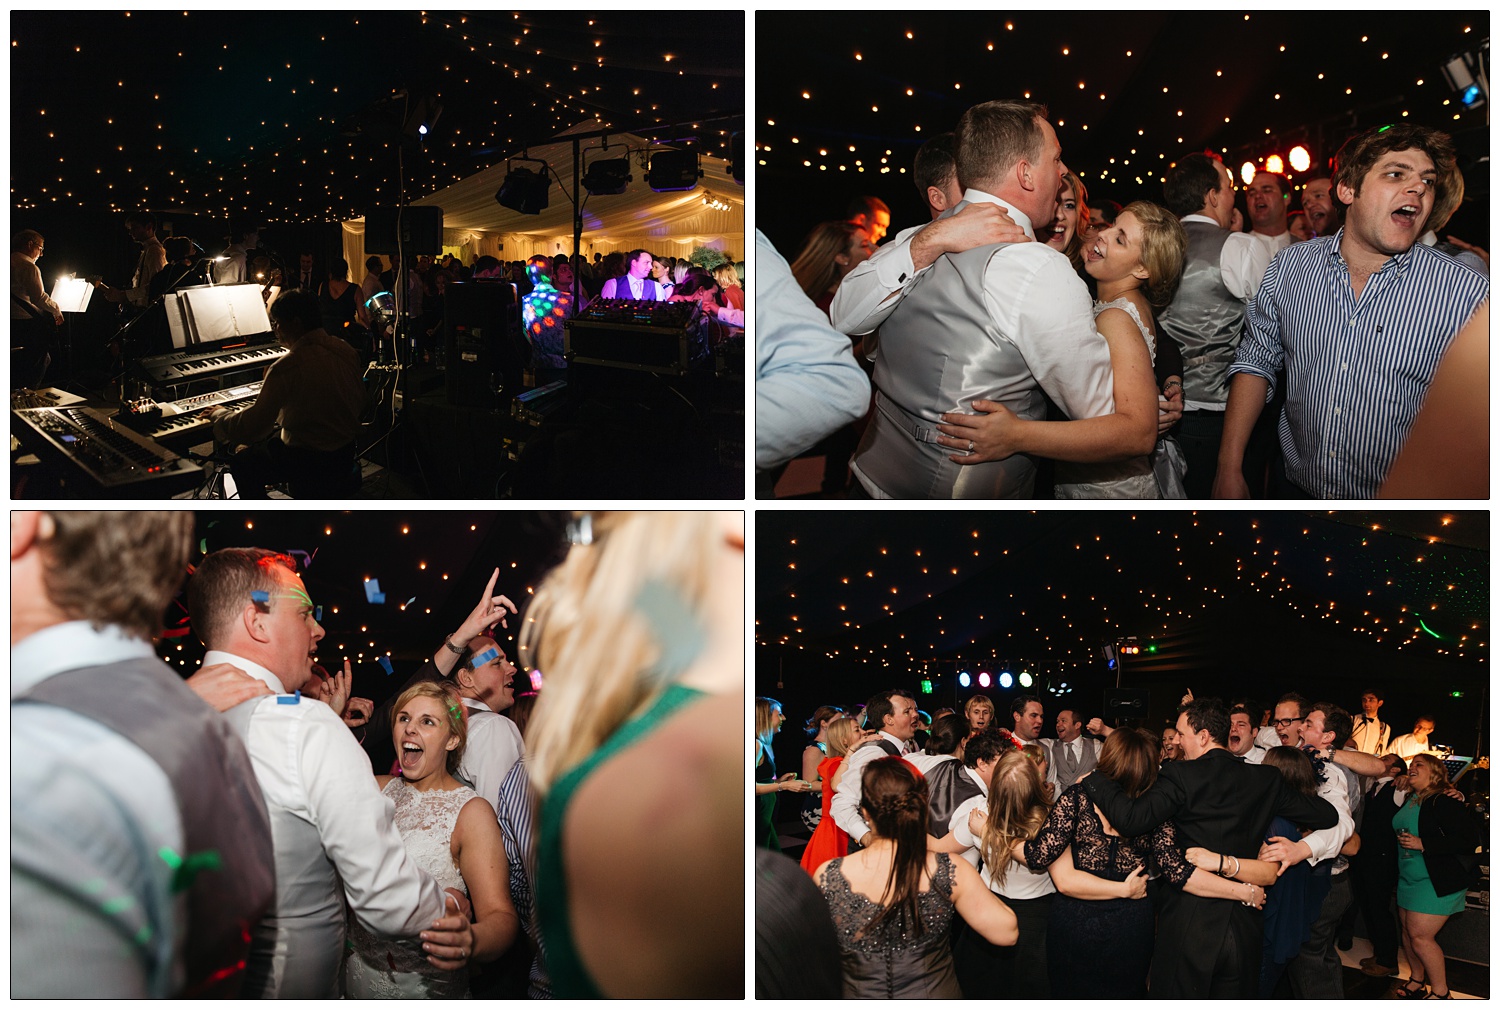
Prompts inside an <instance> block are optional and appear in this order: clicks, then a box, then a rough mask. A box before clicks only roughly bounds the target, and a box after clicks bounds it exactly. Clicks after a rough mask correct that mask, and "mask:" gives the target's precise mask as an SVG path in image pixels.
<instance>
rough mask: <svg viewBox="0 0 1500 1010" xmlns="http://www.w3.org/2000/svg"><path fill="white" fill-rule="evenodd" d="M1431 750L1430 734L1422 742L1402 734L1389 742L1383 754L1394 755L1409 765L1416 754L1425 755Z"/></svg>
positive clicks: (1410, 735)
mask: <svg viewBox="0 0 1500 1010" xmlns="http://www.w3.org/2000/svg"><path fill="white" fill-rule="evenodd" d="M1431 750H1432V735H1431V734H1428V737H1427V740H1426V741H1423V740H1418V739H1417V738H1416V737H1415V736H1413V735H1412V734H1410V733H1402V734H1401V735H1400V736H1398V737H1396V739H1394V740H1392V741H1391V745H1390V746H1389V747H1387V748H1386V751H1385V752H1386V753H1387V754H1395V755H1396V756H1397V757H1399V758H1401V760H1403V761H1405V762H1406V763H1407V764H1411V759H1412V758H1414V757H1416V756H1417V755H1418V754H1426V753H1428V752H1429V751H1431Z"/></svg>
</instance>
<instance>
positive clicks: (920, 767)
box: [906, 751, 958, 775]
mask: <svg viewBox="0 0 1500 1010" xmlns="http://www.w3.org/2000/svg"><path fill="white" fill-rule="evenodd" d="M957 760H958V756H957V755H956V754H929V753H927V752H926V751H918V752H917V753H915V754H911V755H908V756H907V758H906V763H907V764H909V765H911V766H912V767H913V768H915V769H916V770H917V771H919V772H921V773H922V774H923V775H926V774H927V773H928V772H930V771H932V769H934V768H936V767H937V766H938V765H940V764H942V763H943V762H944V761H957Z"/></svg>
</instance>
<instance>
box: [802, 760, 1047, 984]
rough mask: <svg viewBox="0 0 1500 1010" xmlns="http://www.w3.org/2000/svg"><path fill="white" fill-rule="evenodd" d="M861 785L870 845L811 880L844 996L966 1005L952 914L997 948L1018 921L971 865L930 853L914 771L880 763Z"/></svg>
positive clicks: (921, 789)
mask: <svg viewBox="0 0 1500 1010" xmlns="http://www.w3.org/2000/svg"><path fill="white" fill-rule="evenodd" d="M860 786H861V791H860V796H861V799H860V813H861V815H862V816H863V817H864V819H865V823H867V824H869V825H870V835H871V837H870V843H869V844H868V845H867V846H865V847H864V848H863V849H861V850H860V851H859V852H857V853H855V854H854V855H852V856H844V857H841V858H836V859H830V860H829V861H828V862H826V863H824V864H823V865H822V866H820V867H818V871H817V873H815V874H814V875H813V879H814V880H816V881H817V883H818V886H819V887H820V888H822V889H823V893H824V895H825V896H826V897H827V898H828V906H829V911H830V912H831V913H832V915H833V922H834V926H835V927H836V931H837V933H838V938H839V951H840V955H841V958H842V961H843V971H844V996H845V998H855V999H861V998H862V999H898V998H900V999H924V998H932V997H938V998H948V999H961V998H963V992H962V990H960V989H959V986H958V978H957V976H956V975H955V974H954V971H953V955H952V951H951V950H950V948H949V941H948V935H949V925H950V924H951V922H952V919H953V913H954V911H955V910H956V911H957V912H958V914H959V915H960V916H962V917H963V919H964V921H965V922H967V923H968V924H969V927H970V928H971V929H974V930H975V931H977V932H978V933H979V934H980V935H982V936H983V937H984V938H985V939H986V940H988V941H989V942H990V943H992V944H996V945H1008V944H1013V943H1015V942H1016V938H1017V935H1018V934H1017V931H1016V917H1015V915H1013V914H1012V913H1011V910H1010V909H1009V908H1007V907H1006V906H1005V903H1004V902H1002V901H1001V900H1000V899H999V898H997V897H996V896H995V895H994V894H992V893H991V892H990V890H989V888H987V887H985V886H984V883H983V882H982V881H981V880H980V879H979V873H978V871H976V870H975V869H974V868H973V867H972V866H970V865H969V864H968V863H967V862H965V861H964V860H962V859H951V858H950V857H949V856H948V854H947V853H943V852H929V851H928V849H927V818H928V810H927V785H926V782H925V780H924V779H922V777H921V776H920V775H918V774H917V773H916V772H915V771H914V770H913V769H912V767H911V766H910V765H909V764H907V763H906V762H905V761H902V760H901V759H900V758H898V757H887V758H877V759H876V760H874V761H871V762H870V763H869V764H868V765H866V766H865V769H864V775H863V777H862V778H861V780H860Z"/></svg>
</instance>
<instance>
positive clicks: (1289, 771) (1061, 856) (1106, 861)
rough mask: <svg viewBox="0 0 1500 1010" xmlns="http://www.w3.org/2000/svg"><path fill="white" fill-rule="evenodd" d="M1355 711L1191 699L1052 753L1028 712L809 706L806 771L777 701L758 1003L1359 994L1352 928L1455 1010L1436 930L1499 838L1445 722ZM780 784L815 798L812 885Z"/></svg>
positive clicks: (762, 745)
mask: <svg viewBox="0 0 1500 1010" xmlns="http://www.w3.org/2000/svg"><path fill="white" fill-rule="evenodd" d="M1360 702H1361V704H1360V708H1361V714H1359V715H1357V716H1351V715H1350V713H1349V712H1347V711H1346V710H1344V709H1343V708H1341V707H1339V706H1338V705H1336V704H1333V703H1331V702H1317V703H1313V702H1310V701H1308V700H1307V699H1306V698H1304V697H1303V696H1302V695H1300V694H1296V693H1288V694H1285V695H1283V696H1281V697H1280V698H1279V699H1278V700H1277V701H1276V703H1275V704H1274V706H1269V707H1266V708H1262V707H1261V705H1260V703H1258V702H1255V701H1252V700H1250V699H1240V700H1236V701H1235V702H1233V703H1232V704H1230V705H1226V704H1224V703H1223V702H1221V701H1220V700H1218V699H1203V698H1194V697H1193V696H1192V694H1191V693H1189V694H1188V695H1186V696H1185V697H1184V698H1183V704H1182V706H1181V707H1180V709H1179V712H1178V715H1177V718H1176V720H1175V722H1174V723H1173V724H1172V725H1171V726H1170V727H1167V728H1166V729H1165V731H1164V732H1163V733H1162V734H1161V735H1159V736H1158V734H1156V733H1154V732H1152V731H1150V730H1149V729H1146V728H1142V727H1139V726H1130V725H1121V726H1118V727H1112V726H1106V725H1105V724H1104V723H1103V721H1102V720H1100V719H1098V718H1093V719H1087V718H1086V715H1085V713H1083V712H1081V711H1079V710H1078V709H1077V708H1063V709H1062V710H1060V711H1059V712H1058V713H1057V714H1056V722H1055V727H1056V736H1055V737H1054V738H1050V739H1043V738H1042V737H1041V733H1042V728H1043V723H1044V709H1043V705H1042V702H1041V701H1040V700H1039V699H1038V698H1036V697H1033V696H1030V695H1020V696H1018V697H1016V698H1015V699H1014V701H1013V703H1012V704H1011V710H1010V717H1011V718H1010V721H1011V723H1012V725H1011V727H1010V728H1000V727H999V726H998V725H996V719H995V709H994V703H993V702H992V701H991V699H990V698H988V697H986V696H984V695H982V694H976V695H973V696H972V697H970V698H969V699H968V701H967V703H966V705H965V708H964V712H962V713H958V712H954V711H953V710H951V709H944V710H939V711H938V712H937V713H936V717H935V718H934V717H929V716H928V715H927V714H926V713H925V712H920V711H919V710H918V709H917V706H916V701H915V699H914V698H913V697H912V696H911V695H910V694H907V693H906V692H905V691H900V690H895V691H883V692H881V693H879V694H877V695H875V696H874V697H872V698H871V699H870V700H869V702H868V703H867V704H866V705H864V706H860V708H862V712H859V711H851V712H850V713H847V714H846V713H845V712H844V711H843V710H842V709H840V708H838V707H836V706H823V707H820V708H818V709H816V710H815V711H814V712H813V714H812V716H811V718H809V720H808V722H807V725H806V729H807V733H808V737H809V743H808V746H807V749H806V752H805V755H804V758H803V762H802V764H803V769H804V774H803V775H802V776H801V777H799V776H798V775H797V773H796V772H787V773H785V774H782V775H778V774H776V766H775V759H774V756H773V754H772V745H773V742H774V739H775V737H776V735H777V733H778V732H779V731H780V730H781V728H782V726H783V724H784V722H785V717H784V715H783V713H782V711H781V706H780V704H779V703H778V702H776V701H774V700H773V699H770V698H757V699H756V704H755V727H756V738H755V746H754V759H755V775H754V779H755V792H756V794H757V802H756V809H757V820H756V832H755V838H756V843H757V845H758V846H759V847H760V852H759V855H758V857H757V861H756V866H757V893H756V902H757V950H756V986H757V995H758V996H759V997H760V998H773V997H778V996H790V997H797V996H802V997H808V996H825V997H827V996H838V995H843V996H845V997H864V998H887V997H947V998H960V997H966V998H979V997H994V998H1009V999H1047V998H1080V997H1082V998H1087V997H1094V998H1098V997H1105V998H1132V997H1142V996H1147V995H1150V996H1153V997H1158V996H1159V997H1168V998H1171V997H1179V998H1180V997H1205V996H1206V997H1217V998H1223V997H1242V998H1266V999H1269V998H1275V997H1277V996H1280V995H1286V994H1290V995H1292V996H1294V997H1297V998H1333V999H1342V998H1344V997H1345V988H1344V975H1343V972H1344V970H1345V969H1344V968H1343V967H1342V963H1341V961H1340V958H1339V956H1338V950H1339V949H1345V950H1347V949H1349V943H1350V942H1352V941H1351V937H1352V932H1353V928H1354V924H1355V921H1356V920H1355V913H1356V910H1358V911H1359V912H1360V913H1362V915H1363V926H1364V931H1363V932H1362V933H1361V935H1362V936H1363V935H1367V936H1368V938H1369V940H1370V943H1371V946H1372V948H1373V953H1372V954H1371V956H1369V957H1366V958H1364V959H1363V960H1362V961H1361V962H1360V971H1361V972H1362V973H1363V974H1365V975H1367V976H1370V977H1372V978H1387V977H1391V994H1392V995H1393V996H1395V997H1396V998H1406V999H1410V998H1434V999H1447V998H1452V994H1451V990H1450V988H1449V985H1448V979H1447V973H1446V972H1447V966H1446V961H1445V958H1444V954H1443V951H1442V949H1441V947H1440V945H1439V944H1438V942H1437V940H1436V935H1437V933H1438V931H1439V930H1440V929H1441V928H1442V927H1443V925H1444V924H1445V923H1446V922H1447V921H1448V919H1449V917H1451V916H1453V915H1456V914H1458V913H1460V912H1462V911H1463V909H1464V907H1465V899H1466V894H1467V892H1468V890H1469V889H1470V888H1471V887H1472V886H1474V885H1475V884H1476V883H1477V881H1478V880H1479V875H1480V857H1479V856H1478V855H1477V854H1476V853H1477V851H1478V849H1479V848H1480V846H1481V845H1482V842H1483V829H1482V827H1481V825H1480V822H1479V820H1478V818H1477V817H1476V815H1475V814H1474V813H1473V812H1472V811H1470V810H1469V809H1468V808H1466V806H1465V805H1464V802H1463V801H1464V796H1463V794H1462V793H1461V792H1459V791H1458V790H1457V789H1455V788H1454V786H1453V784H1452V783H1450V781H1449V772H1448V769H1447V766H1445V764H1444V763H1443V760H1442V755H1441V753H1440V752H1436V751H1434V750H1432V748H1431V743H1430V740H1429V734H1430V733H1431V731H1432V728H1433V721H1432V719H1431V718H1430V717H1428V716H1422V717H1421V718H1419V719H1418V720H1417V722H1416V728H1415V730H1414V731H1413V734H1409V735H1407V736H1404V737H1399V738H1397V739H1395V740H1392V739H1391V737H1390V726H1389V724H1387V723H1384V722H1383V721H1382V720H1381V717H1380V708H1381V706H1382V705H1383V704H1384V698H1383V692H1381V691H1379V690H1373V689H1372V690H1369V691H1366V692H1364V694H1363V695H1362V697H1361V699H1360ZM785 791H793V792H796V793H799V794H801V793H806V794H807V796H808V798H809V802H810V803H812V802H815V803H816V810H817V813H816V815H814V816H808V817H807V821H808V823H809V825H810V826H812V827H813V831H812V835H811V838H810V839H809V840H808V842H807V844H806V846H805V848H804V849H803V851H802V855H801V859H800V870H798V869H797V868H796V867H795V866H793V863H792V860H791V859H789V858H787V856H785V855H780V854H778V852H779V850H780V848H781V845H780V841H779V840H778V838H777V835H776V832H775V828H774V826H773V823H772V820H773V818H774V816H775V797H776V794H777V793H778V792H785ZM810 885H811V886H810ZM1398 946H1399V949H1400V950H1401V951H1402V952H1404V955H1405V957H1404V962H1405V963H1404V967H1405V969H1406V972H1407V974H1406V977H1404V978H1397V977H1392V976H1398V975H1399V974H1400V971H1401V969H1402V967H1403V966H1402V964H1401V961H1400V959H1398Z"/></svg>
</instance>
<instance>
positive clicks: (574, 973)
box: [536, 684, 703, 999]
mask: <svg viewBox="0 0 1500 1010" xmlns="http://www.w3.org/2000/svg"><path fill="white" fill-rule="evenodd" d="M701 697H703V692H702V691H697V690H694V689H693V688H690V687H682V686H681V685H678V684H673V685H672V686H670V687H668V688H667V689H666V690H665V691H664V692H662V695H661V697H659V698H657V699H656V701H655V702H654V703H653V704H652V705H651V707H650V708H648V709H647V710H646V711H644V712H642V713H641V714H640V715H638V716H636V717H635V718H634V719H631V720H630V721H629V722H627V723H625V724H624V725H623V726H621V727H620V728H619V729H617V730H615V732H614V734H613V735H612V736H610V737H609V739H607V740H605V741H604V743H603V744H601V745H600V747H599V749H598V750H596V751H594V753H593V754H591V755H589V756H588V757H587V758H585V759H584V760H583V761H582V762H581V763H579V764H578V765H577V766H576V767H575V768H573V769H572V770H571V771H569V772H568V773H567V774H566V775H564V776H563V777H562V778H560V779H558V780H557V782H556V783H554V784H553V786H552V789H551V790H550V791H549V792H548V794H547V798H546V799H544V800H543V801H542V806H541V812H540V817H539V820H540V827H539V830H538V833H537V854H536V877H537V879H536V915H537V925H538V928H539V929H540V931H541V936H542V948H543V949H544V951H545V952H546V959H547V973H548V975H550V976H551V978H552V994H553V996H554V997H556V998H558V999H603V998H604V994H603V993H602V992H600V991H599V987H598V986H596V985H595V984H594V980H593V979H592V978H591V977H590V976H589V973H588V969H586V968H585V967H584V966H583V961H582V960H581V959H580V958H579V956H578V949H577V948H576V947H575V946H574V945H573V924H572V923H571V922H570V921H569V919H568V882H567V879H566V877H565V876H564V873H563V861H562V830H563V821H564V820H565V819H566V817H567V813H568V804H569V803H570V802H571V801H572V799H573V794H574V793H576V792H577V791H578V789H579V787H580V786H582V785H583V783H584V782H585V780H587V779H588V777H589V776H590V775H592V774H593V773H594V771H595V770H597V769H598V767H599V766H600V765H602V764H603V763H604V762H605V761H608V760H609V759H610V758H611V757H613V756H614V755H616V754H618V753H619V752H620V751H622V750H624V749H626V748H627V747H630V746H631V745H633V744H635V743H637V742H639V741H640V740H641V739H643V738H644V737H645V736H647V735H648V734H649V733H650V732H651V731H652V730H654V729H656V728H657V727H659V726H660V725H661V724H662V723H663V722H664V721H665V720H666V719H667V718H668V717H669V716H671V715H672V713H674V712H676V711H677V710H678V709H680V708H682V707H683V706H684V705H687V704H688V703H690V702H693V701H696V700H697V699H699V698H701Z"/></svg>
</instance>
